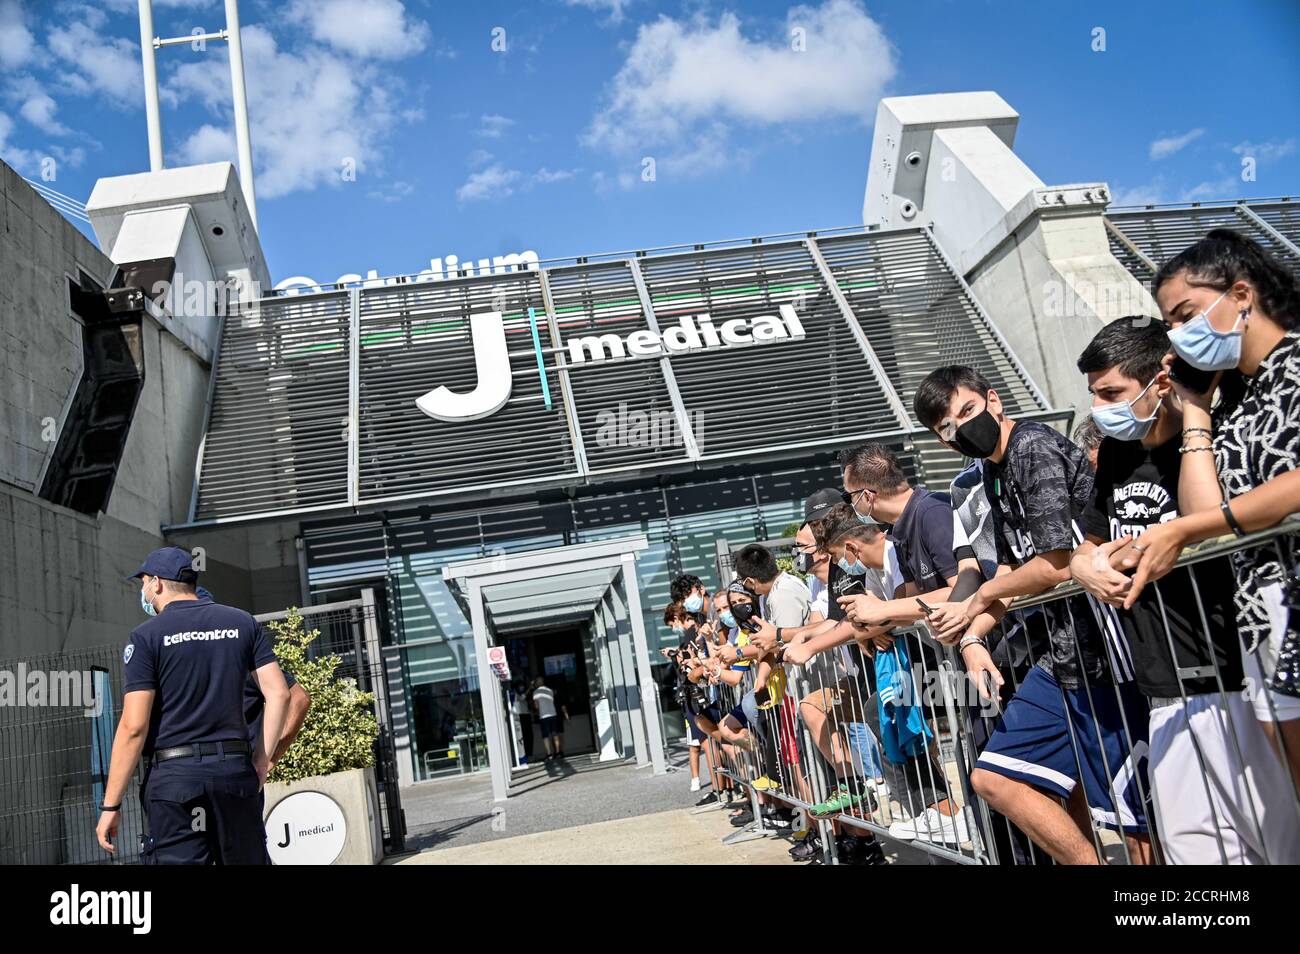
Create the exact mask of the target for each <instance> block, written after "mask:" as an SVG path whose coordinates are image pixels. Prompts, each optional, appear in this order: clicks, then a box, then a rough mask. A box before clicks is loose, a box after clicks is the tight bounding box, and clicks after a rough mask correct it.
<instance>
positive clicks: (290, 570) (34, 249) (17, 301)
mask: <svg viewBox="0 0 1300 954" xmlns="http://www.w3.org/2000/svg"><path fill="white" fill-rule="evenodd" d="M79 270H80V271H82V272H85V273H86V274H88V275H89V276H91V277H92V278H94V279H95V280H96V281H97V282H98V283H99V284H101V285H106V284H107V283H108V281H109V279H110V276H111V273H112V264H111V263H110V262H109V260H108V258H107V257H105V256H104V255H103V254H102V253H101V252H100V251H99V250H98V249H96V248H95V247H94V245H93V244H92V243H91V242H90V241H88V240H87V239H86V238H85V237H84V236H83V235H82V234H81V233H80V232H79V231H77V230H76V229H75V228H73V226H72V225H71V224H70V223H69V222H68V221H67V220H66V219H64V218H63V217H62V216H61V215H60V214H59V213H57V212H56V211H55V210H54V209H53V208H52V207H51V206H50V205H49V204H48V203H46V202H45V200H44V199H42V198H41V197H40V196H39V195H37V194H36V192H35V191H34V190H33V189H32V188H31V187H30V186H28V185H27V183H25V182H24V181H23V180H22V179H21V177H19V176H18V175H17V173H15V172H14V171H13V170H12V169H10V168H9V167H8V166H6V165H4V164H3V163H0V352H2V357H0V372H3V373H2V375H0V665H4V666H6V667H9V666H12V663H10V662H9V661H11V660H14V659H27V658H30V657H33V656H43V657H47V658H48V657H49V656H51V655H52V654H56V653H64V652H68V651H74V650H79V649H85V648H88V647H100V646H110V645H111V646H115V647H116V646H121V645H123V644H124V643H125V641H126V637H127V634H128V633H129V632H130V631H131V630H132V629H133V628H134V627H135V626H137V625H139V623H140V622H141V621H142V620H143V618H144V616H143V614H142V613H141V611H140V602H139V587H138V585H137V584H135V583H133V582H125V581H124V580H123V577H125V576H127V575H128V574H130V573H133V572H134V571H135V570H136V569H137V568H138V567H139V565H140V561H141V559H142V558H143V557H144V555H145V554H146V553H148V552H149V551H150V550H152V549H155V548H156V547H159V546H163V545H165V544H168V543H171V544H176V545H178V546H183V547H186V548H187V549H193V548H194V547H199V546H201V547H203V549H204V555H205V558H206V564H207V566H206V570H205V572H204V573H203V575H202V582H203V583H204V584H205V585H206V586H208V587H209V588H210V589H211V590H212V591H213V592H214V593H216V594H217V595H218V596H219V597H220V598H221V599H222V601H224V602H227V603H231V604H233V605H237V606H242V607H244V608H246V609H249V610H250V611H252V612H263V611H269V610H277V609H282V608H283V607H284V606H286V605H288V604H290V603H298V602H299V601H300V596H299V592H300V588H299V583H298V559H297V548H296V542H295V537H296V536H297V534H298V526H297V524H295V523H291V524H283V525H279V524H276V525H268V526H262V527H256V528H237V529H233V530H219V531H208V532H201V531H193V532H187V533H177V534H172V535H164V533H163V530H162V528H163V527H164V526H167V525H169V524H173V523H178V522H182V521H184V520H185V519H186V517H187V516H188V513H189V504H190V493H191V488H192V485H193V478H194V462H195V457H196V452H197V449H198V444H199V440H200V437H201V435H202V428H203V417H204V408H205V404H206V401H207V389H208V375H209V367H208V364H207V362H206V361H205V360H204V359H202V358H200V357H199V356H198V355H196V354H195V352H194V351H192V350H191V349H190V348H189V347H186V345H185V344H183V343H182V341H181V339H180V338H178V337H177V334H176V333H175V332H174V331H173V330H170V329H169V327H167V326H164V324H161V323H159V322H158V321H156V320H154V319H153V318H146V319H145V320H144V327H143V329H142V340H143V349H144V361H145V377H144V388H143V392H142V393H141V396H140V399H139V402H138V404H137V406H136V410H135V417H134V419H133V421H132V424H131V430H130V433H129V435H128V438H127V442H126V446H125V449H124V453H123V458H122V461H121V464H120V467H119V470H118V474H117V479H116V482H115V483H114V486H113V491H112V495H111V496H110V498H109V503H108V509H107V511H106V512H104V513H100V514H98V515H96V516H93V517H92V516H86V515H84V514H81V513H77V512H75V511H72V510H69V509H67V508H64V507H60V506H56V505H54V504H51V503H49V502H47V501H45V500H43V499H41V498H40V497H39V496H38V492H39V489H40V482H41V477H42V469H43V467H44V465H45V462H46V460H47V458H48V457H49V456H50V454H51V453H52V452H53V450H54V448H55V443H56V441H57V433H58V429H59V428H60V427H62V425H63V423H64V420H63V418H64V415H65V413H66V409H67V407H68V405H69V402H70V399H71V396H72V394H73V392H74V390H75V388H76V386H77V383H78V381H79V379H80V375H81V371H82V336H81V327H80V325H79V324H78V322H77V320H76V319H75V318H74V317H73V316H72V314H71V312H70V310H69V305H68V292H67V285H68V278H69V277H71V278H73V279H74V280H76V279H78V278H79ZM164 320H167V322H168V325H174V323H172V322H170V320H169V319H167V318H166V317H165V319H164ZM101 655H102V654H101ZM84 658H88V657H83V659H84ZM96 658H99V657H96ZM105 658H106V659H111V658H114V657H112V656H111V655H110V656H108V657H105ZM56 664H57V665H60V666H61V665H63V664H59V663H57V660H51V661H50V662H48V663H46V665H50V666H55V665H56ZM82 664H83V663H77V664H76V665H82ZM69 665H71V664H69ZM0 729H3V731H0V844H3V845H6V846H7V850H8V852H9V853H10V854H11V855H12V857H13V858H14V859H21V860H24V861H28V862H34V861H40V862H46V863H58V862H64V861H69V860H83V861H84V860H87V857H83V855H86V853H87V852H89V856H93V858H95V859H96V860H98V859H99V858H100V857H102V852H101V851H100V850H99V848H98V847H97V846H93V845H88V844H87V843H85V840H86V839H87V838H92V836H93V831H92V830H91V829H93V825H94V819H95V812H94V809H93V805H92V804H91V801H92V795H91V789H90V784H89V782H90V779H89V775H88V771H89V767H90V763H91V759H90V722H89V720H87V719H83V718H79V717H75V713H71V710H69V709H67V708H60V707H54V706H43V707H38V708H28V707H22V708H17V707H13V708H11V707H6V708H5V709H4V710H3V711H0ZM83 829H86V830H84V831H83ZM132 837H133V836H132ZM132 847H133V846H132ZM70 852H80V854H79V855H77V856H76V857H74V856H73V855H72V854H70Z"/></svg>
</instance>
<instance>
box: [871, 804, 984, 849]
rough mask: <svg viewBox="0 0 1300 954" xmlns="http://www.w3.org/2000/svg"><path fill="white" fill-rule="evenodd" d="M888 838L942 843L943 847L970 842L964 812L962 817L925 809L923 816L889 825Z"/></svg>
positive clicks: (934, 809) (935, 809)
mask: <svg viewBox="0 0 1300 954" xmlns="http://www.w3.org/2000/svg"><path fill="white" fill-rule="evenodd" d="M889 837H892V838H897V840H898V841H930V842H943V844H945V845H961V844H962V842H963V841H970V832H969V829H967V827H966V818H965V812H963V814H962V815H956V816H954V815H943V814H940V812H939V810H937V808H926V811H924V814H922V815H918V816H917V818H914V819H911V820H910V821H894V823H893V824H892V825H889Z"/></svg>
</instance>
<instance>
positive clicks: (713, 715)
mask: <svg viewBox="0 0 1300 954" xmlns="http://www.w3.org/2000/svg"><path fill="white" fill-rule="evenodd" d="M698 714H699V715H701V716H703V717H704V718H706V719H708V720H709V721H710V722H712V723H713V724H714V725H717V724H718V723H719V722H721V721H722V715H721V713H719V712H718V707H717V706H709V707H708V708H707V709H705V710H704V711H703V712H701V713H698ZM686 724H687V725H689V726H690V727H691V738H692V739H694V740H695V741H696V742H703V741H704V740H705V739H707V738H708V737H709V734H708V733H707V732H702V731H701V730H700V727H699V726H697V725H696V724H695V716H693V715H690V714H689V713H688V714H687V716H686Z"/></svg>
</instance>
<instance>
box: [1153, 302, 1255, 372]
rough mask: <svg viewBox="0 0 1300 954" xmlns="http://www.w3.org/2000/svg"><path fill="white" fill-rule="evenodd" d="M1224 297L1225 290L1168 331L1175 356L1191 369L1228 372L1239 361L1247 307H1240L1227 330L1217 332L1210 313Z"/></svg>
mask: <svg viewBox="0 0 1300 954" xmlns="http://www.w3.org/2000/svg"><path fill="white" fill-rule="evenodd" d="M1227 297H1228V293H1227V292H1226V291H1225V292H1224V293H1223V294H1222V295H1220V296H1219V297H1218V298H1216V299H1215V300H1214V304H1213V305H1211V306H1210V307H1209V308H1207V309H1205V311H1203V312H1201V313H1200V314H1199V315H1197V316H1196V317H1195V318H1193V319H1192V320H1191V321H1187V322H1184V323H1183V324H1181V325H1179V326H1178V327H1177V328H1175V329H1173V330H1172V331H1170V332H1169V344H1170V345H1171V346H1172V347H1173V349H1174V351H1175V352H1176V353H1177V354H1178V357H1180V358H1182V359H1183V360H1184V361H1186V362H1187V363H1188V364H1190V365H1191V366H1192V367H1193V368H1199V369H1200V370H1202V371H1227V370H1228V369H1229V368H1235V367H1236V366H1237V365H1238V364H1239V363H1241V338H1242V335H1243V334H1244V333H1245V331H1246V314H1247V309H1242V311H1241V313H1240V314H1238V315H1237V320H1236V321H1234V322H1233V323H1232V327H1231V328H1229V329H1228V330H1227V331H1216V330H1215V328H1214V325H1212V324H1210V312H1212V311H1214V309H1215V308H1217V307H1218V305H1219V302H1221V301H1223V299H1225V298H1227Z"/></svg>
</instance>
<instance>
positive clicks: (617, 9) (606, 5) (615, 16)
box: [564, 0, 632, 23]
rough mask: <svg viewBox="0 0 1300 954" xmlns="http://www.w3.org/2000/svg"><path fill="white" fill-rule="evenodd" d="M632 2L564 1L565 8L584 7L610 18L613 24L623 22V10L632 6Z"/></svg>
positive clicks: (614, 0) (600, 0)
mask: <svg viewBox="0 0 1300 954" xmlns="http://www.w3.org/2000/svg"><path fill="white" fill-rule="evenodd" d="M631 3H632V0H564V4H565V6H569V7H584V8H586V9H588V10H594V11H595V12H597V13H604V14H607V15H608V16H609V19H610V22H611V23H622V22H623V10H624V8H626V7H628V6H630V5H631Z"/></svg>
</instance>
